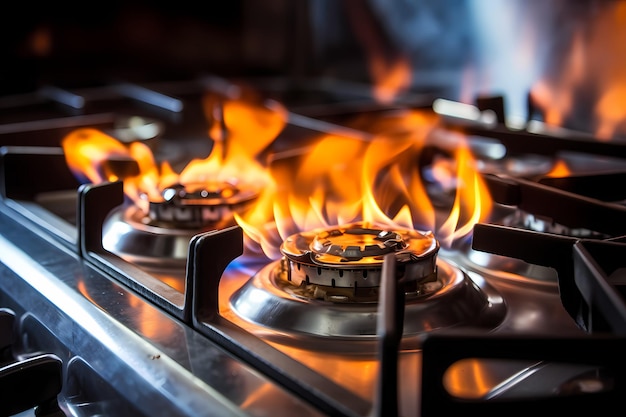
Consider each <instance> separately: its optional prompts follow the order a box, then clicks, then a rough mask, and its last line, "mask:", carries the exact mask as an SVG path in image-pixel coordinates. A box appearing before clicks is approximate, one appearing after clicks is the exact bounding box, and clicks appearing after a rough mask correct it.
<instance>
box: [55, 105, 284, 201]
mask: <svg viewBox="0 0 626 417" xmlns="http://www.w3.org/2000/svg"><path fill="white" fill-rule="evenodd" d="M203 104H204V109H205V113H206V115H207V119H208V120H211V121H212V125H211V127H210V129H209V135H210V136H211V137H212V138H214V145H213V148H212V149H211V153H210V154H209V156H208V157H207V158H205V159H194V160H192V161H190V162H189V163H188V164H187V165H186V166H185V167H184V169H183V170H182V171H181V172H180V173H179V174H178V173H176V172H175V171H174V169H173V168H172V167H171V165H170V163H169V162H168V161H162V162H161V163H160V164H158V163H157V161H156V160H155V156H154V154H153V153H152V150H151V149H150V148H149V147H148V146H147V145H146V144H144V143H141V142H133V143H131V144H130V145H129V146H126V145H124V144H122V143H121V142H119V141H118V140H117V139H115V138H113V137H112V136H109V135H107V134H105V133H104V132H101V131H99V130H96V129H91V128H83V129H78V130H75V131H73V132H71V133H70V134H68V135H67V136H66V137H65V138H64V139H63V141H62V146H63V149H64V152H65V157H66V161H67V163H68V166H69V167H70V169H71V170H72V171H73V172H74V173H75V174H77V175H79V176H84V177H86V178H87V179H88V180H89V181H91V182H92V183H95V184H98V183H101V182H104V181H115V180H118V179H121V178H120V176H119V175H118V173H116V171H115V170H114V169H112V167H111V164H110V160H111V159H112V158H115V157H117V158H122V159H128V160H132V161H135V162H136V163H137V166H138V168H139V170H138V171H139V173H138V174H136V175H133V174H128V175H125V176H124V177H123V180H124V192H125V194H126V195H127V196H128V197H129V198H130V199H132V200H133V201H134V203H135V204H137V205H138V206H139V207H140V208H141V209H142V210H144V211H145V212H147V211H148V204H149V202H150V201H153V202H158V201H162V200H163V197H162V195H161V192H162V191H163V190H164V189H165V188H167V187H169V186H172V185H174V184H177V183H178V184H181V185H190V184H191V185H198V184H209V185H210V184H215V183H219V182H227V183H230V184H233V185H237V184H238V183H240V182H249V183H250V184H254V185H255V187H262V186H263V184H264V183H265V182H267V181H269V178H268V177H267V170H266V169H265V168H264V167H263V166H262V165H261V164H260V163H259V162H258V161H257V159H256V158H257V156H258V154H259V153H260V152H262V151H263V150H264V149H265V148H266V147H267V146H268V145H269V144H270V143H271V142H272V141H273V140H274V139H275V138H276V136H277V135H278V134H279V133H280V132H281V131H282V129H283V128H284V126H285V124H286V121H287V111H286V109H284V107H283V106H282V105H280V104H279V103H276V102H273V101H267V102H264V103H262V104H259V103H256V102H251V101H244V100H234V99H232V100H223V101H219V102H218V101H216V99H215V96H214V95H210V94H208V95H206V96H205V99H204V101H203ZM218 105H219V106H222V107H221V113H222V114H221V115H220V116H219V117H223V119H220V118H219V117H217V116H216V115H215V109H216V106H218Z"/></svg>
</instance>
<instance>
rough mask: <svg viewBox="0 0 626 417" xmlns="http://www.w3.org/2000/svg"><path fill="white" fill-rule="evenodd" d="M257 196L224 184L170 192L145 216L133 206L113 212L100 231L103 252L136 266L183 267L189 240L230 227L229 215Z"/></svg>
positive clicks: (175, 187) (176, 187) (191, 186)
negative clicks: (112, 254)
mask: <svg viewBox="0 0 626 417" xmlns="http://www.w3.org/2000/svg"><path fill="white" fill-rule="evenodd" d="M257 195H258V192H257V191H256V190H255V189H253V188H252V187H244V186H235V185H233V184H231V183H228V182H214V183H209V182H204V183H202V184H187V185H185V186H183V185H181V184H176V185H173V186H170V187H168V188H166V189H164V190H163V192H162V198H163V200H162V201H159V202H152V201H151V202H150V204H149V213H148V214H146V213H145V212H144V211H143V210H142V209H141V208H139V207H138V206H135V205H131V206H127V207H120V208H118V209H117V210H114V211H113V212H112V213H111V214H110V215H109V217H108V218H107V220H106V222H105V224H104V227H103V238H102V242H103V247H104V249H106V250H108V251H109V252H111V253H114V254H116V255H118V256H120V257H121V258H123V259H125V260H127V261H129V262H131V263H134V264H137V265H142V266H154V267H157V268H167V267H170V266H171V267H184V266H185V264H186V261H187V252H188V246H189V241H190V240H191V239H192V238H193V237H194V236H195V235H197V234H199V233H203V232H206V231H209V230H217V229H222V228H224V227H227V226H231V225H233V224H234V217H233V216H234V213H236V212H241V211H243V210H245V209H246V208H247V207H248V205H249V204H250V203H251V202H252V201H253V200H254V199H255V198H256V197H257Z"/></svg>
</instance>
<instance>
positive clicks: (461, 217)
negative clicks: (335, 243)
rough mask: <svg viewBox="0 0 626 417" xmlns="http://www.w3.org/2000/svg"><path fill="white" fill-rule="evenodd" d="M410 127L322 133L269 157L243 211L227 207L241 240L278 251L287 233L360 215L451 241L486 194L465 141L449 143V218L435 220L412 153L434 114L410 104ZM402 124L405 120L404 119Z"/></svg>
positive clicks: (482, 211)
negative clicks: (257, 192)
mask: <svg viewBox="0 0 626 417" xmlns="http://www.w3.org/2000/svg"><path fill="white" fill-rule="evenodd" d="M406 116H407V118H406V119H405V123H408V122H407V121H408V120H410V121H412V122H413V123H415V122H417V123H416V124H414V125H412V128H411V129H407V130H403V131H402V132H394V134H393V135H385V134H376V135H374V136H373V137H372V139H371V140H369V141H367V140H362V139H357V138H350V137H344V136H339V135H333V134H329V135H326V136H324V137H321V138H319V140H318V141H317V142H316V143H315V145H314V146H313V147H312V148H311V149H308V150H306V152H302V154H301V155H298V156H297V157H295V158H294V157H291V158H282V159H281V158H276V159H275V160H274V161H273V162H272V163H271V164H270V171H271V176H272V178H273V180H274V181H273V183H272V186H271V187H267V188H266V189H265V192H264V193H263V194H262V195H261V196H260V197H259V199H258V200H257V204H256V205H255V206H254V208H252V209H251V210H249V211H248V212H246V213H240V214H235V219H236V221H237V223H238V224H239V225H241V227H242V228H243V229H244V231H245V233H246V236H247V237H248V239H249V241H248V242H247V247H248V248H250V249H254V246H255V245H259V246H260V249H261V250H262V251H263V252H264V253H265V255H266V256H267V257H269V258H270V259H278V258H280V256H281V254H280V251H279V247H280V243H281V242H282V241H283V240H285V239H286V238H287V237H288V236H290V235H292V234H294V233H298V232H302V231H306V230H312V229H316V228H320V227H328V226H332V225H341V224H346V223H350V222H356V221H366V222H370V223H372V224H378V225H381V226H384V227H388V228H415V229H418V230H424V231H425V230H430V231H435V230H436V229H437V228H438V230H437V233H436V235H439V236H437V237H438V238H440V239H442V238H443V241H442V242H443V244H446V245H451V244H452V241H453V240H454V239H459V238H461V237H463V236H466V235H468V234H469V233H470V232H471V228H472V226H473V225H474V224H475V223H476V222H477V221H479V220H484V219H485V217H486V216H487V215H488V212H489V210H490V208H491V200H490V198H489V194H488V191H487V188H486V186H485V185H484V184H483V182H482V179H481V177H480V175H479V174H478V173H477V171H476V170H475V169H474V165H473V163H472V157H471V154H470V152H469V150H468V149H467V148H466V147H465V146H460V147H459V149H458V150H457V151H456V155H455V161H452V162H451V163H450V164H449V168H448V169H452V170H454V172H448V176H450V177H454V178H455V179H456V186H457V188H456V198H455V201H454V206H453V208H452V209H451V211H450V215H449V218H448V219H447V220H446V221H445V222H443V223H440V221H439V220H438V219H437V210H438V208H436V207H435V206H434V204H433V202H432V201H431V199H430V197H429V192H428V187H427V184H426V183H425V182H424V180H423V175H422V172H421V169H422V168H421V167H420V166H419V163H418V161H419V158H420V155H421V153H422V152H423V150H424V146H425V145H426V144H429V141H432V140H433V139H432V137H431V136H432V134H433V131H434V130H435V128H436V124H435V122H436V120H435V119H434V118H433V117H432V115H430V114H428V115H426V114H422V113H419V112H410V113H409V114H407V115H406ZM405 127H406V126H405Z"/></svg>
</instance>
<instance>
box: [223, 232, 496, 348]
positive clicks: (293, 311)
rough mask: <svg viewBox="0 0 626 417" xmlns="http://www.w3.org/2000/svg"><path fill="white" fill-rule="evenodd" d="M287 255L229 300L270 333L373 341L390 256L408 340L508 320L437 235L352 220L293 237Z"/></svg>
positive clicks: (492, 294) (244, 316)
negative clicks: (400, 286) (442, 254)
mask: <svg viewBox="0 0 626 417" xmlns="http://www.w3.org/2000/svg"><path fill="white" fill-rule="evenodd" d="M281 251H282V253H283V255H284V256H283V258H282V259H280V260H278V261H275V262H273V263H271V264H268V265H266V266H265V267H263V268H262V269H261V270H260V271H259V272H258V273H257V274H256V275H254V276H253V277H252V278H251V279H249V280H248V281H247V282H246V283H245V284H244V285H243V286H242V287H241V288H240V289H239V290H237V291H235V292H234V293H233V295H232V297H231V299H230V304H231V307H232V309H233V311H234V312H235V313H236V314H237V315H238V316H239V317H240V318H242V319H243V320H245V321H246V322H248V323H254V324H256V325H260V326H262V327H263V328H264V329H266V330H267V329H274V330H277V331H278V332H280V333H282V334H284V332H288V333H295V334H299V335H309V336H315V337H324V338H330V339H334V338H342V339H346V338H348V339H355V340H361V341H363V340H374V339H375V337H376V315H377V314H378V312H377V308H378V297H379V288H380V283H381V274H382V264H383V258H384V257H385V255H387V254H389V253H394V254H395V256H396V277H397V279H398V281H401V282H403V283H404V284H405V285H404V290H405V306H406V309H405V316H406V320H405V327H404V334H405V335H413V336H415V335H418V334H420V333H422V332H424V331H429V330H434V329H438V328H445V327H449V326H454V325H458V324H461V323H465V324H468V323H471V324H473V325H477V326H492V325H494V324H495V323H497V322H499V321H500V320H501V319H502V317H503V313H504V304H503V301H502V297H500V296H499V295H497V294H496V292H495V291H494V290H493V289H492V288H491V287H489V286H487V285H486V284H485V285H483V286H478V285H477V284H475V283H473V282H472V281H471V280H470V279H469V277H468V276H467V275H466V274H465V273H464V272H463V271H462V270H460V269H459V268H457V267H456V266H454V265H452V264H450V263H447V262H445V261H443V260H441V259H438V258H437V256H436V255H437V253H438V251H439V243H438V241H437V240H436V239H435V238H434V236H433V235H432V233H430V232H426V233H422V232H418V231H415V230H410V229H400V230H398V229H396V230H386V229H385V228H384V227H380V226H376V225H371V224H368V223H364V222H362V223H353V224H348V225H345V226H339V227H334V228H327V229H317V230H313V231H310V232H303V233H298V234H295V235H292V236H290V237H289V238H287V239H286V240H285V241H284V243H283V244H282V246H281ZM270 337H271V336H270Z"/></svg>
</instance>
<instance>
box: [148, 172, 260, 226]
mask: <svg viewBox="0 0 626 417" xmlns="http://www.w3.org/2000/svg"><path fill="white" fill-rule="evenodd" d="M161 195H162V197H163V201H158V202H152V201H151V202H150V213H149V216H150V218H151V219H152V220H153V221H154V222H156V223H158V224H164V225H170V226H174V227H181V228H197V227H203V226H206V225H208V224H210V223H217V222H220V221H223V220H224V219H228V218H230V217H232V214H233V211H236V210H237V209H240V208H241V207H243V206H244V205H245V204H247V203H248V202H250V201H251V200H253V199H254V198H256V197H257V195H258V193H257V191H256V190H255V189H253V188H252V187H247V188H246V187H242V186H236V185H234V184H231V183H229V182H226V181H220V182H217V181H216V182H204V183H201V184H200V183H198V184H185V185H182V184H174V185H172V186H170V187H167V188H165V189H164V190H163V192H162V193H161Z"/></svg>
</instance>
